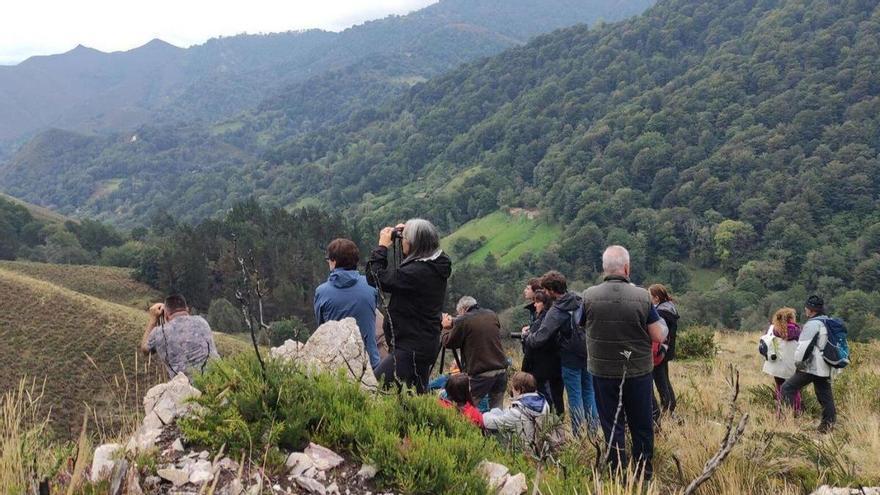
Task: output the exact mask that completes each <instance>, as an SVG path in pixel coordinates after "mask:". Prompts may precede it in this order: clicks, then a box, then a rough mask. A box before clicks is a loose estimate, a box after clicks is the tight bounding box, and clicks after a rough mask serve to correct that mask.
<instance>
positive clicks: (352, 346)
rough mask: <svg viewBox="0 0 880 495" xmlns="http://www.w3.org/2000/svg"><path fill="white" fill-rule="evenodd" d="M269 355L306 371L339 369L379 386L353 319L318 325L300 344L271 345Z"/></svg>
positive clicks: (366, 386) (356, 379) (365, 383)
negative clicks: (299, 365)
mask: <svg viewBox="0 0 880 495" xmlns="http://www.w3.org/2000/svg"><path fill="white" fill-rule="evenodd" d="M269 354H270V355H271V356H273V357H278V358H281V359H293V360H296V361H297V362H298V363H300V364H301V365H303V366H304V367H305V369H307V370H317V371H330V372H334V371H337V370H340V369H341V370H343V371H345V372H346V373H347V375H348V376H349V377H350V378H351V379H353V380H355V381H359V382H360V383H361V385H362V386H363V387H365V388H368V389H375V388H376V387H377V386H378V382H377V381H376V376H375V375H374V374H373V369H372V367H371V366H370V358H369V356H368V355H367V351H366V350H365V349H364V341H363V339H362V338H361V332H360V330H359V329H358V326H357V322H355V320H354V318H345V319H344V320H342V321H328V322H326V323H324V324H323V325H321V326H320V327H318V329H317V330H315V333H314V334H312V336H311V337H309V340H308V341H307V342H306V343H305V345H303V346H302V347H298V346H297V345H296V343H294V342H293V341H287V342H285V344H284V345H283V346H281V347H276V348H273V349H272V350H271V351H270V352H269Z"/></svg>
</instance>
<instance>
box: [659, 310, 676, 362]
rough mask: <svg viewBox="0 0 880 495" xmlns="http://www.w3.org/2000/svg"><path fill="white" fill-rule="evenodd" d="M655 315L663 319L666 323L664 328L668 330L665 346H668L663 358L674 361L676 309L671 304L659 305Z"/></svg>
mask: <svg viewBox="0 0 880 495" xmlns="http://www.w3.org/2000/svg"><path fill="white" fill-rule="evenodd" d="M657 314H658V315H660V318H663V321H665V322H666V326H667V327H668V328H669V336H668V337H666V344H667V345H668V346H669V348H668V349H666V357H665V358H664V359H665V360H666V361H672V360H673V359H675V339H676V336H677V334H678V319H679V317H680V316H679V314H678V309H676V307H675V304H672V303H671V302H665V303H661V304H660V305H659V306H657Z"/></svg>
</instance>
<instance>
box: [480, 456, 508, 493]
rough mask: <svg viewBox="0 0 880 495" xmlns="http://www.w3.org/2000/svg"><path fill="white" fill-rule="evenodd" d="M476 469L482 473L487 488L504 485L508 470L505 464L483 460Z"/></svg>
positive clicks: (496, 487) (493, 488)
mask: <svg viewBox="0 0 880 495" xmlns="http://www.w3.org/2000/svg"><path fill="white" fill-rule="evenodd" d="M477 471H479V472H480V474H482V475H483V479H484V480H486V482H487V483H488V484H489V488H490V489H492V490H497V489H499V488H501V487H502V486H504V482H505V481H507V473H509V472H510V470H509V469H507V467H506V466H503V465H501V464H498V463H495V462H489V461H483V462H481V463H480V465H479V466H477Z"/></svg>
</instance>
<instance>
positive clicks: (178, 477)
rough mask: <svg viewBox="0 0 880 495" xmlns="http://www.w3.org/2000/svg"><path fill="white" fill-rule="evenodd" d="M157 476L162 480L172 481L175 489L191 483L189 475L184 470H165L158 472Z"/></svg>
mask: <svg viewBox="0 0 880 495" xmlns="http://www.w3.org/2000/svg"><path fill="white" fill-rule="evenodd" d="M156 474H158V475H159V477H161V478H162V479H164V480H168V481H170V482H171V483H172V484H173V485H174V486H175V487H178V486H183V485H185V484H187V483H188V482H189V473H188V472H187V471H186V470H184V469H177V468H175V467H170V468H164V469H159V470H158V471H156Z"/></svg>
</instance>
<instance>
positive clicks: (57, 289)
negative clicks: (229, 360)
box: [0, 264, 245, 436]
mask: <svg viewBox="0 0 880 495" xmlns="http://www.w3.org/2000/svg"><path fill="white" fill-rule="evenodd" d="M13 268H21V267H20V266H19V267H15V266H13ZM86 268H88V267H61V266H58V267H46V268H45V270H47V271H44V272H42V273H41V275H42V276H44V277H46V278H48V279H51V278H52V276H51V275H50V274H49V273H50V271H52V270H54V272H53V273H54V274H55V275H54V276H55V279H56V281H58V282H59V284H57V285H56V284H54V283H51V282H49V281H46V280H39V279H37V278H32V277H30V276H27V275H25V274H23V273H18V272H17V271H14V270H12V269H10V265H9V264H4V265H0V294H3V298H4V304H3V311H2V312H0V342H2V345H0V363H3V368H4V370H3V373H0V392H3V391H7V390H10V389H11V388H13V387H15V386H16V385H17V384H18V381H19V380H20V379H21V378H23V377H27V378H28V379H36V380H37V381H42V380H43V379H46V400H44V403H45V404H46V405H47V406H51V408H52V419H53V424H54V426H55V429H56V431H57V432H58V433H59V434H61V435H63V436H69V435H71V434H75V433H76V432H75V429H76V428H77V427H78V425H79V424H80V421H81V418H82V414H83V412H84V411H85V410H86V406H89V407H95V408H96V409H97V410H98V411H99V412H98V417H99V418H101V420H102V421H104V422H107V423H108V426H109V425H110V424H114V425H116V426H118V423H119V421H120V420H124V418H127V417H129V416H130V413H132V412H134V411H137V409H138V407H139V406H138V405H139V404H140V400H141V397H142V396H143V394H144V392H145V391H146V389H147V388H148V387H149V386H150V385H152V384H154V383H156V381H157V380H158V379H160V375H159V372H158V369H157V367H156V366H155V363H145V362H144V358H143V357H141V356H139V355H138V352H137V344H138V342H139V340H140V337H141V335H142V333H143V329H144V324H145V320H146V314H145V313H144V311H143V310H138V309H135V308H132V307H129V306H125V305H122V304H117V303H115V302H110V301H107V300H104V299H101V298H98V297H95V296H92V295H87V294H84V293H81V292H76V291H75V290H72V289H71V288H66V287H63V284H65V283H71V281H73V282H76V281H81V280H83V277H84V275H83V274H85V273H94V274H96V278H95V279H94V281H95V282H96V284H95V285H94V286H93V289H98V291H97V292H96V293H106V294H115V295H116V296H118V297H119V298H121V300H126V298H127V297H129V296H130V295H127V294H128V293H129V291H131V290H133V289H132V286H130V285H129V284H128V281H127V280H126V281H125V282H124V283H121V284H120V285H119V286H117V287H116V289H113V284H114V280H113V279H110V280H102V279H99V278H97V276H100V274H102V273H104V269H103V268H98V269H96V271H94V272H84V271H83V270H85V269H86ZM108 273H114V272H113V271H110V272H108ZM99 281H100V283H97V282H99ZM116 281H118V282H122V280H119V279H116ZM134 290H135V291H136V292H137V291H139V292H140V293H142V294H147V293H149V289H147V288H144V287H139V288H138V287H134ZM102 291H106V292H102ZM215 338H216V339H217V345H218V347H219V348H220V351H221V353H223V352H226V353H230V352H234V351H235V350H239V349H244V348H245V346H243V345H242V344H241V343H240V342H238V341H235V340H233V339H230V338H228V337H225V336H222V335H217V336H216V337H215Z"/></svg>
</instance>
